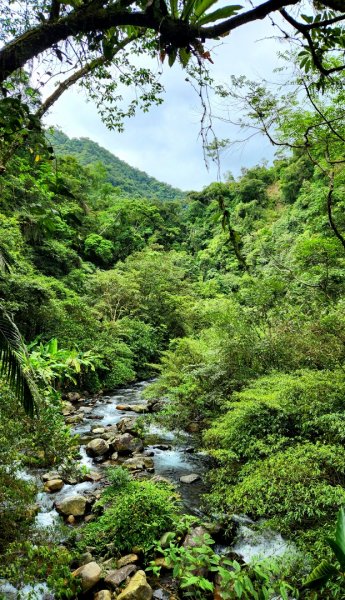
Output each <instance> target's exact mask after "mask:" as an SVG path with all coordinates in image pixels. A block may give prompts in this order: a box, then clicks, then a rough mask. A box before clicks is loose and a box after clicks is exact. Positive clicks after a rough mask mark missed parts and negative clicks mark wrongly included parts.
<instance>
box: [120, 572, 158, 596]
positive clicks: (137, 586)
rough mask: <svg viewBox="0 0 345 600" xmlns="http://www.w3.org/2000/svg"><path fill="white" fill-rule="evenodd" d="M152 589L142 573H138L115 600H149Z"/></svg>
mask: <svg viewBox="0 0 345 600" xmlns="http://www.w3.org/2000/svg"><path fill="white" fill-rule="evenodd" d="M151 598H152V588H151V586H150V585H149V584H148V583H147V581H146V575H145V573H144V571H138V572H137V573H136V574H135V575H134V577H132V579H131V580H130V582H129V584H128V585H127V587H126V588H125V589H124V590H123V592H121V594H119V596H118V597H117V600H151Z"/></svg>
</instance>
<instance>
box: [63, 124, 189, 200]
mask: <svg viewBox="0 0 345 600" xmlns="http://www.w3.org/2000/svg"><path fill="white" fill-rule="evenodd" d="M52 145H53V147H54V150H55V152H56V154H58V155H71V156H74V157H76V158H77V159H78V162H79V163H80V164H82V165H83V166H86V165H89V164H91V163H95V162H101V163H102V165H103V166H104V167H105V168H106V171H107V174H108V181H109V182H110V183H112V185H114V186H115V187H118V188H120V189H121V191H122V192H123V194H124V195H128V196H130V197H132V198H133V197H135V198H147V199H148V200H156V199H159V200H177V199H182V198H184V196H185V194H184V193H183V192H182V191H181V190H179V189H177V188H173V187H172V186H170V185H168V184H167V183H162V182H161V181H158V180H157V179H155V178H154V177H150V176H149V175H147V173H144V171H139V169H135V168H134V167H131V166H130V165H128V164H127V163H126V162H124V161H123V160H120V159H119V158H117V157H116V156H114V154H112V153H111V152H109V151H108V150H106V149H105V148H102V147H101V146H99V144H97V143H96V142H93V141H92V140H89V139H88V138H79V139H78V138H72V139H71V138H69V137H68V136H67V135H66V134H64V133H63V132H62V131H58V130H55V132H54V134H53V136H52Z"/></svg>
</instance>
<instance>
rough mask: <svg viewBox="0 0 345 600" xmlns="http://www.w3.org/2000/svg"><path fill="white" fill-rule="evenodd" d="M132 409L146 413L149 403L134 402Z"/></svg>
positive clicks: (139, 412)
mask: <svg viewBox="0 0 345 600" xmlns="http://www.w3.org/2000/svg"><path fill="white" fill-rule="evenodd" d="M131 410H132V411H133V412H135V413H138V414H142V413H146V412H147V405H146V404H133V406H132V407H131Z"/></svg>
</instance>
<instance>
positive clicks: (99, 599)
mask: <svg viewBox="0 0 345 600" xmlns="http://www.w3.org/2000/svg"><path fill="white" fill-rule="evenodd" d="M111 599H112V595H111V592H109V590H101V591H100V592H97V594H95V595H94V597H93V600H111Z"/></svg>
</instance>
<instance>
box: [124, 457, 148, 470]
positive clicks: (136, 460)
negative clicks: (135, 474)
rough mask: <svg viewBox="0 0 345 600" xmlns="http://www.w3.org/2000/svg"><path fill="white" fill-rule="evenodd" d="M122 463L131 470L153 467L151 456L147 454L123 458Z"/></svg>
mask: <svg viewBox="0 0 345 600" xmlns="http://www.w3.org/2000/svg"><path fill="white" fill-rule="evenodd" d="M122 465H123V466H124V467H126V469H130V470H131V471H132V470H133V471H136V470H138V471H144V469H153V468H154V463H153V460H152V458H148V457H147V456H133V458H128V459H127V460H125V461H124V462H123V463H122Z"/></svg>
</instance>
